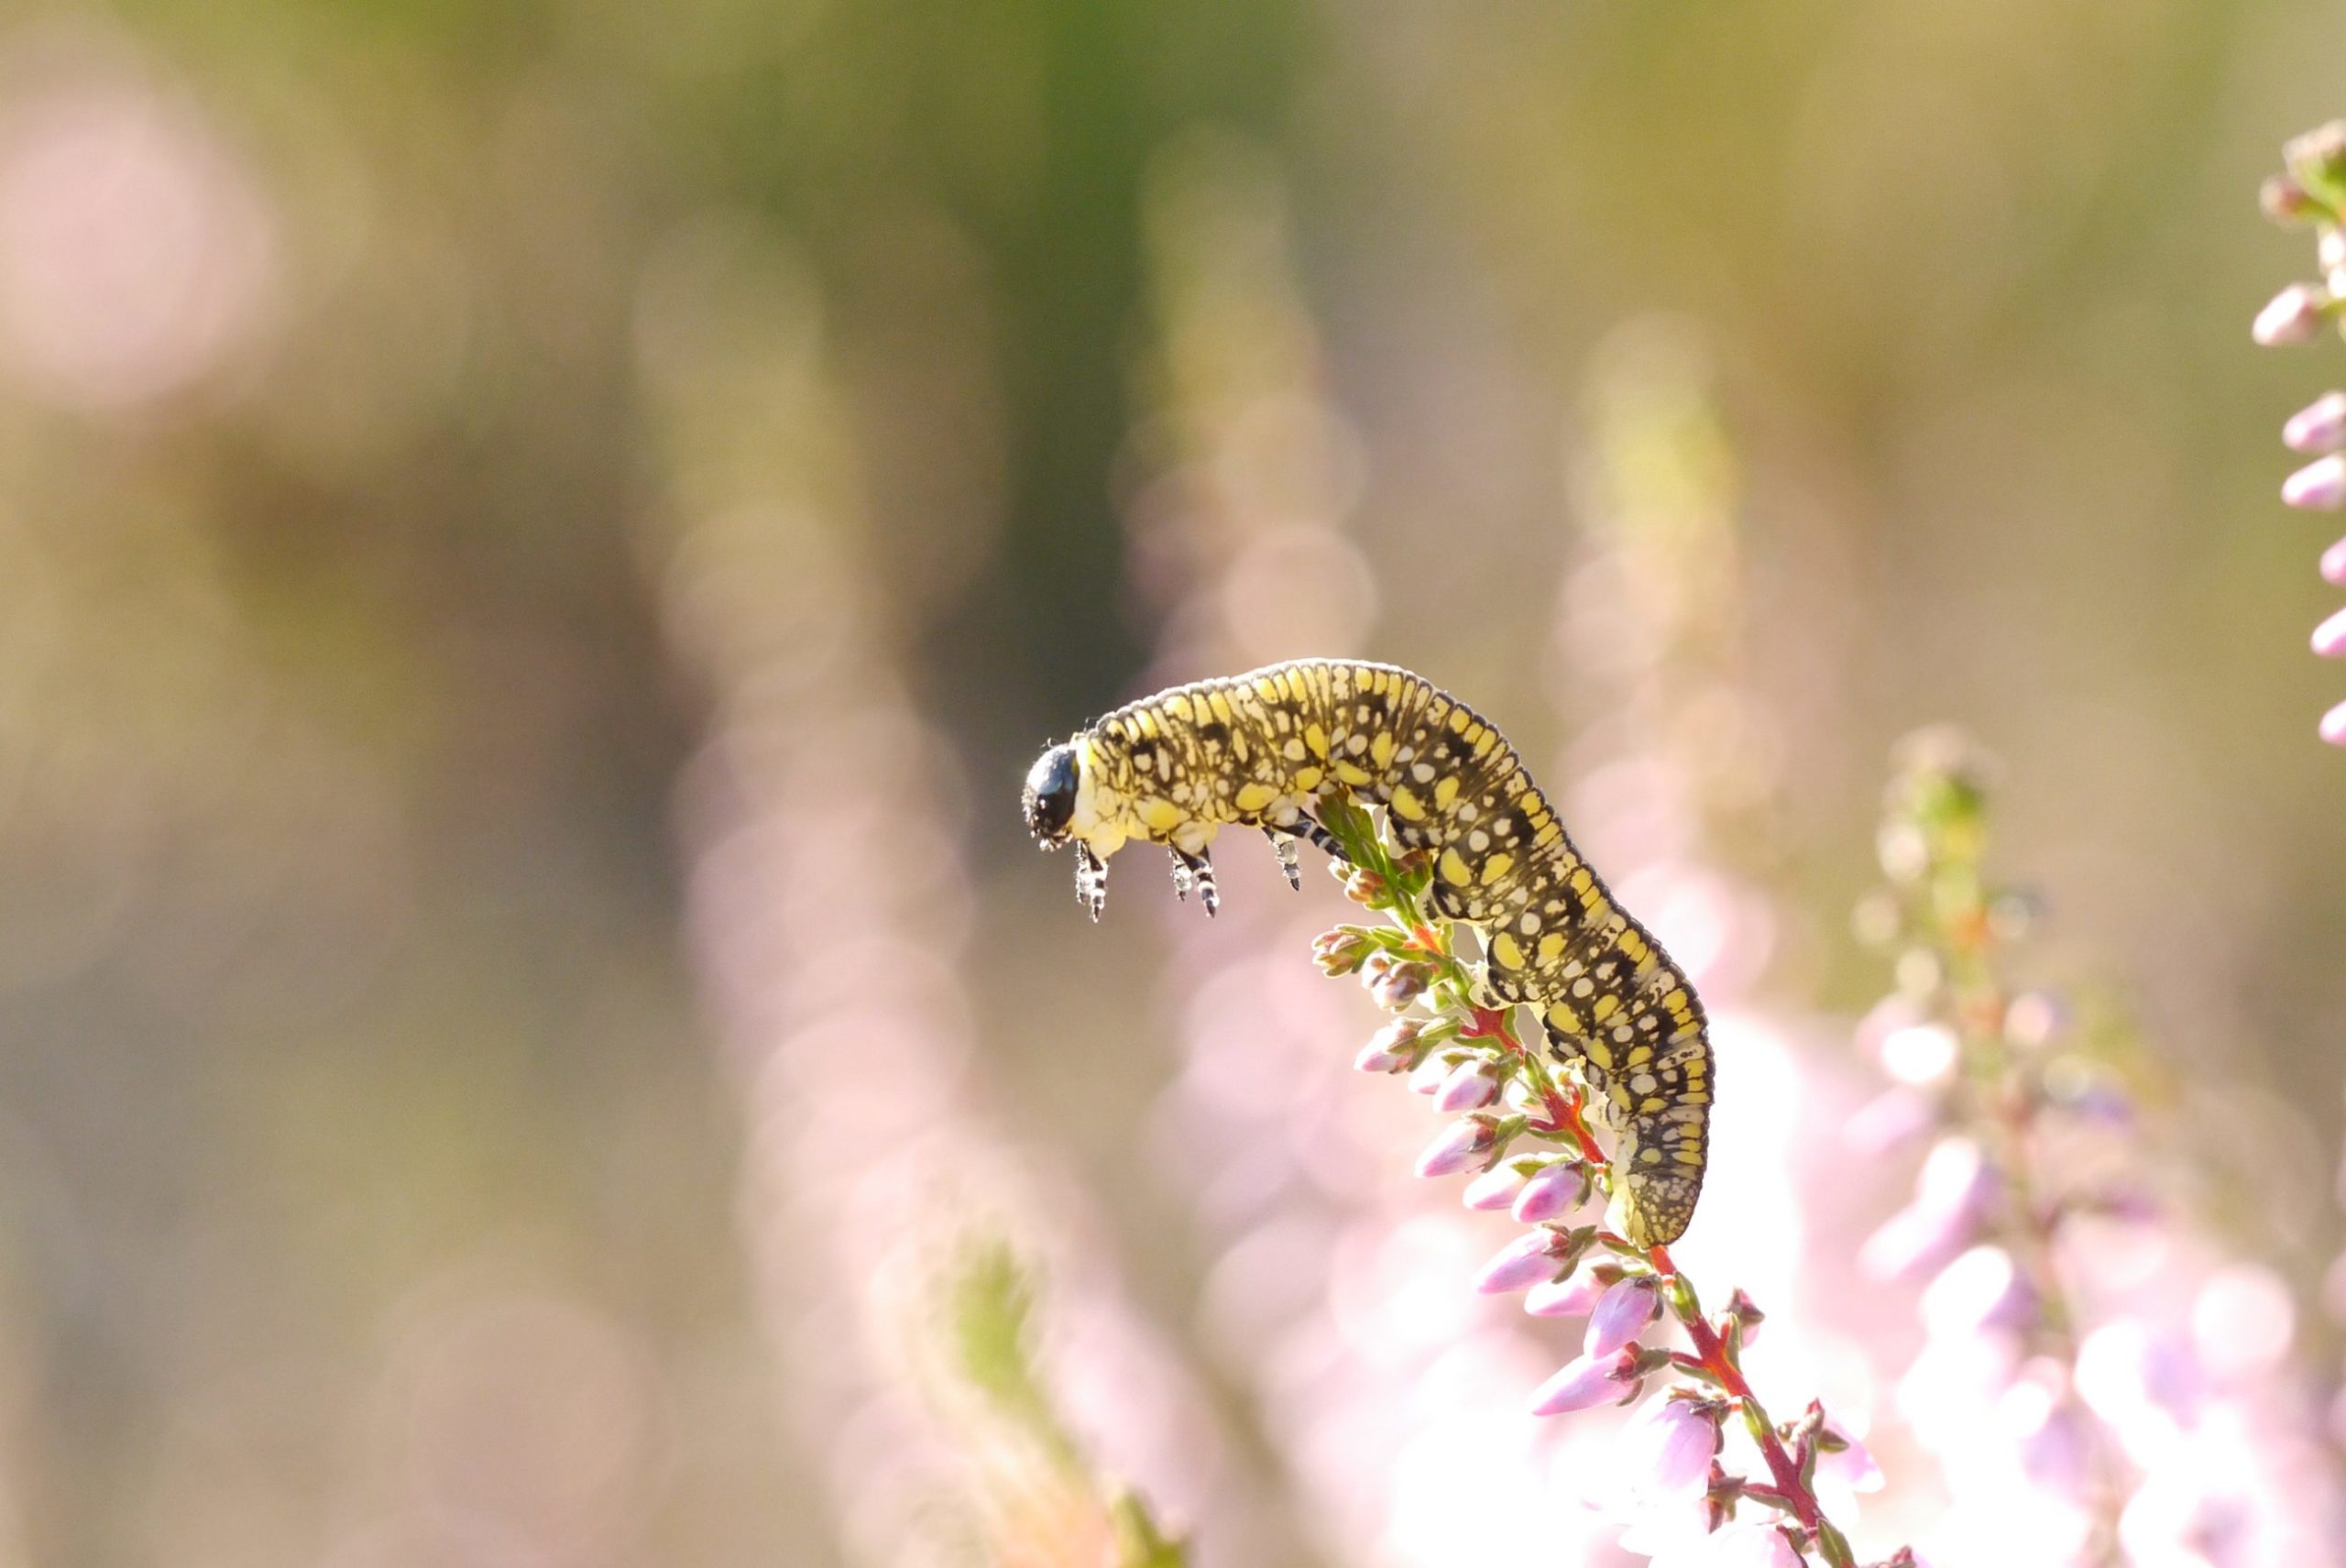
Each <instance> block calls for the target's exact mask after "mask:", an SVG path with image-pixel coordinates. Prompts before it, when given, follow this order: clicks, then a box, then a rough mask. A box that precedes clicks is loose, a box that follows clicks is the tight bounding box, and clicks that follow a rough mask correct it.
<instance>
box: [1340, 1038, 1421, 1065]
mask: <svg viewBox="0 0 2346 1568" xmlns="http://www.w3.org/2000/svg"><path fill="white" fill-rule="evenodd" d="M1407 1066H1409V1058H1407V1057H1405V1056H1398V1055H1396V1054H1395V1053H1394V1052H1392V1051H1388V1050H1387V1049H1386V1048H1385V1047H1383V1046H1380V1045H1378V1044H1377V1043H1376V1041H1375V1040H1371V1041H1369V1042H1368V1044H1366V1045H1365V1046H1363V1047H1361V1048H1360V1055H1358V1056H1356V1057H1354V1058H1353V1070H1354V1071H1355V1072H1398V1071H1400V1070H1401V1069H1403V1068H1405V1067H1407Z"/></svg>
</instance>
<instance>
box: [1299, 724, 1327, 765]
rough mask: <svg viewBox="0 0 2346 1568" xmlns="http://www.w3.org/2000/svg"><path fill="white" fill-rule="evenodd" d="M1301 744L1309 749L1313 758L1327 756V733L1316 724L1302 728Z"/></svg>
mask: <svg viewBox="0 0 2346 1568" xmlns="http://www.w3.org/2000/svg"><path fill="white" fill-rule="evenodd" d="M1303 743H1304V744H1305V745H1306V746H1309V747H1310V748H1311V754H1312V755H1313V756H1315V757H1324V756H1326V755H1327V754H1328V732H1327V731H1326V730H1325V729H1321V728H1320V727H1319V726H1318V725H1317V724H1307V725H1305V726H1304V727H1303Z"/></svg>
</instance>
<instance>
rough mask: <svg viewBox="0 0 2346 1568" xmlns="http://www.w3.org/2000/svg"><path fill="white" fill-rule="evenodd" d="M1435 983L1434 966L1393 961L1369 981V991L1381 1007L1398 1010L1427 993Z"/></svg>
mask: <svg viewBox="0 0 2346 1568" xmlns="http://www.w3.org/2000/svg"><path fill="white" fill-rule="evenodd" d="M1432 984H1433V966H1432V965H1431V964H1420V963H1392V964H1388V965H1387V966H1386V967H1385V968H1384V970H1383V972H1382V973H1380V974H1378V975H1376V976H1375V977H1374V978H1372V979H1371V980H1370V981H1369V982H1368V993H1369V995H1370V996H1371V997H1373V998H1375V999H1376V1004H1377V1005H1378V1006H1379V1007H1383V1008H1386V1009H1387V1010H1389V1011H1393V1012H1398V1011H1399V1010H1400V1009H1402V1008H1404V1007H1407V1006H1408V1005H1409V1003H1412V1002H1415V1001H1416V1000H1417V999H1418V998H1419V997H1420V996H1423V995H1424V994H1425V993H1426V989H1427V988H1428V987H1429V986H1431V985H1432Z"/></svg>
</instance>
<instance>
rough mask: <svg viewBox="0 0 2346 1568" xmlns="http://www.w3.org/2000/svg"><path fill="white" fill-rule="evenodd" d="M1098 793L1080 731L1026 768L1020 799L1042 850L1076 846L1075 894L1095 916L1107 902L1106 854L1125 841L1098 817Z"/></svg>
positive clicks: (1030, 830)
mask: <svg viewBox="0 0 2346 1568" xmlns="http://www.w3.org/2000/svg"><path fill="white" fill-rule="evenodd" d="M1096 794H1097V791H1096V790H1095V788H1094V782H1093V779H1092V770H1091V751H1090V748H1089V747H1088V746H1086V745H1085V744H1084V743H1083V740H1082V738H1081V737H1080V736H1079V737H1077V738H1076V739H1075V740H1070V741H1069V742H1068V743H1067V744H1065V745H1063V746H1054V747H1052V748H1051V749H1050V750H1049V751H1045V752H1044V753H1043V754H1042V756H1041V757H1040V758H1038V759H1036V762H1035V765H1034V766H1033V767H1031V768H1029V769H1027V770H1026V788H1025V793H1024V795H1022V796H1021V798H1020V803H1019V804H1020V806H1021V807H1022V809H1023V810H1024V811H1025V816H1026V830H1027V831H1028V832H1030V833H1032V834H1034V835H1035V841H1036V843H1038V844H1040V845H1042V847H1043V848H1044V849H1046V850H1056V849H1058V847H1059V846H1060V845H1062V844H1067V843H1072V844H1073V845H1074V846H1075V896H1076V899H1077V901H1078V902H1080V904H1081V905H1083V907H1084V908H1085V910H1086V911H1088V912H1089V913H1090V914H1091V918H1093V919H1094V920H1097V919H1099V918H1100V911H1101V909H1102V906H1103V905H1106V904H1107V902H1108V862H1107V861H1106V859H1105V857H1106V856H1108V855H1112V854H1113V853H1114V852H1115V851H1116V848H1117V846H1118V845H1120V844H1122V843H1123V842H1124V833H1123V832H1121V831H1119V830H1117V829H1115V828H1112V827H1108V826H1105V825H1103V824H1102V822H1101V821H1100V818H1099V812H1098V803H1097V800H1096V798H1095V796H1096Z"/></svg>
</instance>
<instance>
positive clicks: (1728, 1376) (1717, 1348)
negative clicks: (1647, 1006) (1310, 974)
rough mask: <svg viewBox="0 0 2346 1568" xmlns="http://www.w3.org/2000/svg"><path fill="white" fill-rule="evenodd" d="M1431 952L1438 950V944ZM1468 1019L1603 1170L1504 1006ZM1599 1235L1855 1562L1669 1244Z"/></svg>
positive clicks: (1599, 1149)
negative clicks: (1651, 1278)
mask: <svg viewBox="0 0 2346 1568" xmlns="http://www.w3.org/2000/svg"><path fill="white" fill-rule="evenodd" d="M1427 935H1429V934H1428V933H1426V932H1424V931H1423V930H1422V929H1421V928H1420V930H1418V931H1416V932H1414V933H1413V936H1415V937H1416V938H1418V939H1419V940H1420V943H1421V944H1423V945H1425V946H1428V947H1430V948H1431V947H1432V944H1431V943H1430V942H1426V941H1425V938H1426V937H1427ZM1433 950H1435V951H1437V952H1439V951H1440V949H1439V948H1434V949H1433ZM1461 1037H1462V1038H1465V1039H1490V1040H1496V1041H1497V1042H1498V1043H1499V1045H1500V1047H1502V1048H1503V1049H1505V1050H1506V1051H1507V1054H1508V1055H1510V1056H1512V1057H1514V1058H1516V1059H1517V1060H1518V1061H1520V1062H1521V1063H1523V1064H1524V1066H1525V1067H1526V1068H1527V1069H1529V1071H1528V1077H1529V1080H1530V1081H1531V1083H1532V1085H1533V1087H1534V1088H1535V1089H1536V1091H1538V1093H1539V1095H1540V1109H1541V1110H1542V1111H1544V1112H1545V1113H1547V1116H1548V1120H1549V1122H1550V1123H1551V1125H1548V1126H1545V1127H1543V1128H1542V1129H1541V1130H1542V1131H1546V1132H1551V1133H1562V1134H1564V1135H1567V1136H1569V1137H1570V1138H1571V1139H1572V1140H1573V1143H1574V1144H1575V1145H1576V1146H1578V1147H1579V1149H1580V1153H1581V1157H1582V1158H1584V1159H1586V1160H1587V1161H1589V1162H1590V1163H1591V1164H1592V1165H1594V1166H1595V1167H1596V1168H1598V1169H1600V1170H1601V1169H1603V1168H1605V1166H1606V1163H1607V1162H1606V1154H1605V1150H1604V1148H1603V1146H1601V1145H1599V1144H1598V1143H1597V1141H1596V1139H1595V1135H1592V1134H1591V1133H1590V1132H1589V1130H1588V1124H1587V1122H1586V1121H1585V1120H1584V1118H1583V1117H1582V1115H1581V1107H1580V1099H1579V1097H1578V1096H1577V1095H1575V1094H1571V1093H1568V1092H1566V1091H1563V1090H1561V1089H1559V1088H1557V1087H1556V1085H1555V1082H1554V1080H1551V1078H1549V1076H1548V1075H1547V1074H1546V1073H1545V1072H1543V1071H1541V1070H1540V1064H1539V1063H1538V1062H1537V1061H1536V1060H1535V1059H1534V1058H1532V1056H1531V1053H1530V1052H1529V1051H1528V1050H1526V1049H1525V1048H1524V1046H1523V1042H1522V1041H1520V1040H1518V1039H1517V1038H1516V1037H1515V1028H1514V1025H1513V1024H1512V1023H1510V1022H1509V1020H1508V1017H1507V1013H1506V1012H1505V1011H1504V1010H1502V1009H1499V1008H1495V1007H1476V1008H1474V1025H1473V1026H1472V1027H1471V1028H1468V1029H1465V1030H1463V1031H1461ZM1606 1240H1607V1241H1609V1242H1612V1243H1613V1244H1614V1245H1618V1246H1620V1247H1623V1248H1625V1249H1626V1250H1628V1251H1630V1252H1638V1253H1641V1255H1642V1256H1643V1257H1644V1259H1645V1261H1646V1264H1647V1266H1649V1267H1650V1268H1651V1269H1652V1270H1653V1272H1654V1275H1655V1277H1657V1278H1658V1279H1659V1280H1660V1281H1661V1284H1662V1287H1663V1290H1662V1295H1663V1299H1665V1300H1667V1301H1669V1303H1670V1305H1671V1312H1672V1316H1673V1317H1675V1318H1676V1319H1677V1320H1678V1321H1679V1324H1680V1326H1681V1327H1683V1329H1684V1330H1685V1331H1686V1338H1687V1340H1688V1341H1689V1342H1690V1343H1692V1344H1693V1345H1694V1358H1695V1360H1696V1361H1697V1362H1699V1363H1700V1364H1701V1366H1702V1369H1703V1370H1704V1371H1705V1372H1706V1373H1708V1374H1709V1375H1710V1376H1711V1377H1712V1378H1713V1379H1715V1380H1716V1382H1717V1383H1718V1385H1719V1387H1722V1388H1724V1389H1726V1390H1727V1396H1728V1397H1729V1398H1732V1399H1734V1400H1735V1401H1736V1403H1737V1405H1738V1407H1740V1409H1742V1411H1743V1420H1744V1426H1745V1427H1746V1428H1747V1429H1748V1430H1749V1431H1750V1433H1751V1441H1752V1442H1754V1443H1755V1444H1757V1445H1758V1447H1759V1456H1760V1457H1761V1458H1762V1459H1763V1460H1765V1461H1766V1462H1767V1464H1768V1474H1769V1475H1771V1476H1772V1477H1774V1479H1775V1486H1774V1487H1773V1488H1772V1490H1773V1492H1774V1493H1775V1494H1777V1495H1778V1496H1779V1497H1781V1500H1782V1503H1783V1506H1784V1507H1786V1508H1789V1509H1790V1510H1791V1512H1792V1517H1793V1518H1794V1519H1798V1520H1799V1521H1800V1522H1801V1524H1802V1525H1803V1527H1804V1528H1805V1529H1806V1530H1809V1532H1810V1533H1811V1534H1812V1535H1813V1536H1814V1538H1815V1541H1816V1546H1817V1550H1818V1551H1819V1552H1822V1553H1824V1556H1825V1561H1826V1562H1827V1563H1831V1564H1833V1568H1852V1565H1853V1564H1854V1563H1855V1561H1856V1559H1855V1558H1854V1556H1853V1555H1852V1554H1851V1552H1850V1551H1849V1543H1848V1541H1847V1540H1846V1539H1845V1538H1844V1537H1843V1536H1842V1534H1841V1532H1840V1530H1838V1529H1837V1528H1836V1526H1835V1525H1834V1524H1833V1521H1832V1520H1830V1519H1826V1518H1825V1508H1824V1506H1823V1505H1822V1504H1820V1503H1818V1502H1817V1500H1816V1494H1815V1492H1814V1490H1813V1489H1812V1488H1811V1487H1810V1486H1809V1484H1808V1479H1807V1477H1806V1476H1805V1475H1803V1473H1802V1466H1801V1464H1800V1463H1799V1461H1797V1460H1795V1459H1794V1458H1793V1457H1792V1453H1791V1452H1790V1451H1788V1450H1787V1449H1786V1448H1785V1447H1784V1443H1783V1440H1782V1438H1781V1437H1779V1436H1778V1435H1777V1433H1776V1427H1775V1423H1774V1422H1773V1421H1771V1420H1769V1419H1768V1412H1767V1410H1766V1409H1765V1408H1764V1407H1762V1406H1761V1405H1760V1403H1759V1397H1758V1396H1757V1395H1755V1394H1753V1393H1752V1391H1751V1385H1750V1384H1749V1382H1747V1381H1746V1380H1745V1379H1744V1376H1743V1368H1742V1367H1741V1366H1740V1365H1738V1364H1737V1357H1736V1354H1735V1353H1734V1352H1733V1351H1732V1350H1731V1349H1730V1348H1729V1347H1728V1345H1727V1341H1726V1339H1725V1338H1724V1337H1722V1336H1721V1335H1720V1333H1719V1332H1718V1331H1717V1330H1716V1329H1715V1328H1713V1327H1712V1326H1711V1323H1710V1321H1709V1320H1707V1319H1705V1317H1704V1316H1703V1305H1702V1301H1701V1299H1699V1298H1698V1297H1696V1296H1695V1294H1694V1285H1693V1283H1692V1282H1690V1281H1689V1280H1687V1279H1686V1278H1685V1277H1683V1276H1682V1275H1680V1274H1679V1272H1678V1265H1677V1264H1676V1263H1675V1262H1673V1261H1672V1258H1671V1255H1670V1249H1669V1248H1668V1247H1665V1246H1661V1245H1654V1246H1650V1247H1646V1248H1643V1249H1639V1248H1637V1247H1634V1246H1631V1245H1629V1244H1628V1242H1626V1241H1621V1240H1619V1239H1618V1238H1615V1237H1612V1236H1611V1235H1610V1234H1608V1235H1607V1237H1606Z"/></svg>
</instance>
